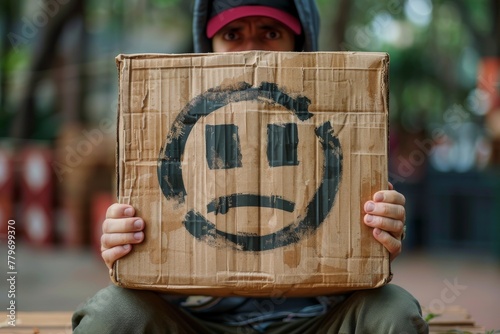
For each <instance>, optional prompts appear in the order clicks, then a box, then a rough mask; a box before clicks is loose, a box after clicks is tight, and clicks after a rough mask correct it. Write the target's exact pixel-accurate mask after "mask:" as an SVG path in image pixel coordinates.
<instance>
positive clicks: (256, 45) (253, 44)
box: [240, 38, 264, 51]
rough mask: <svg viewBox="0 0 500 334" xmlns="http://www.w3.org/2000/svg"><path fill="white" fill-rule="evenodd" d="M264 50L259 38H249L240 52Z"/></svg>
mask: <svg viewBox="0 0 500 334" xmlns="http://www.w3.org/2000/svg"><path fill="white" fill-rule="evenodd" d="M250 50H264V43H263V42H262V41H261V40H260V39H258V38H247V39H246V40H245V42H244V43H243V44H242V49H241V50H240V51H250Z"/></svg>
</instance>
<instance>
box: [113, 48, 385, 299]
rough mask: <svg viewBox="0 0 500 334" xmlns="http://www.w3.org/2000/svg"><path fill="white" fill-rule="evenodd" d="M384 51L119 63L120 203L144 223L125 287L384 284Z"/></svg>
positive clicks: (220, 290)
mask: <svg viewBox="0 0 500 334" xmlns="http://www.w3.org/2000/svg"><path fill="white" fill-rule="evenodd" d="M388 63H389V59H388V55H387V54H385V53H332V52H330V53H328V52H318V53H295V52H265V51H255V52H242V53H228V54H183V55H155V54H144V55H120V56H118V57H117V64H118V68H119V90H120V96H119V112H118V149H117V155H118V158H117V173H118V197H119V201H120V202H121V203H128V204H131V205H132V206H134V207H135V208H136V212H137V216H139V217H142V218H143V219H144V221H145V223H146V228H145V241H144V242H143V243H142V244H140V245H136V246H134V249H133V251H132V253H131V254H129V255H128V256H126V257H125V258H123V259H120V260H118V261H117V262H116V264H115V267H114V273H113V278H114V280H115V283H116V284H119V285H122V286H125V287H129V288H139V289H151V290H164V291H168V292H170V293H185V294H202V295H203V294H204V295H218V296H229V295H252V296H269V295H273V294H274V295H276V294H279V295H287V296H306V295H318V294H330V293H335V292H339V291H346V290H352V289H364V288H373V287H378V286H381V285H383V284H385V283H387V282H388V280H389V279H390V268H389V256H388V253H387V251H386V250H385V249H384V248H383V247H382V245H381V244H380V243H378V242H377V241H376V240H375V239H374V238H373V236H372V230H371V229H370V228H369V227H367V226H365V225H364V224H363V222H362V220H363V215H364V212H363V205H364V203H365V202H366V201H367V200H369V199H371V198H372V196H373V194H374V193H375V192H376V191H378V190H381V189H387V185H388V177H387V134H388Z"/></svg>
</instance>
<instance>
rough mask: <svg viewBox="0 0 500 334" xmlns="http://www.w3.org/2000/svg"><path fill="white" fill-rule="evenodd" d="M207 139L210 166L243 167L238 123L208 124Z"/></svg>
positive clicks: (214, 167)
mask: <svg viewBox="0 0 500 334" xmlns="http://www.w3.org/2000/svg"><path fill="white" fill-rule="evenodd" d="M205 139H206V148H207V162H208V168H210V169H228V168H236V167H241V146H240V137H239V136H238V127H237V126H236V125H234V124H221V125H206V127H205Z"/></svg>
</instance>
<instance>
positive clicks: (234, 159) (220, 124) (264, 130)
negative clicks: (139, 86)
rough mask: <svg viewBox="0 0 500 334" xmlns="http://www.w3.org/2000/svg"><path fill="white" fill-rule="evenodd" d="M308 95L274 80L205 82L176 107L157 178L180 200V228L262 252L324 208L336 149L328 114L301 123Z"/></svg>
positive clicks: (295, 233)
mask: <svg viewBox="0 0 500 334" xmlns="http://www.w3.org/2000/svg"><path fill="white" fill-rule="evenodd" d="M309 103H310V101H309V100H308V99H307V98H305V97H298V98H295V99H294V98H291V97H290V96H288V95H287V94H286V93H284V92H283V91H281V90H280V89H279V88H278V87H277V86H276V85H275V84H270V83H262V84H261V86H260V87H257V88H256V87H251V86H250V85H248V84H246V83H241V84H239V85H237V86H236V87H232V88H227V89H218V88H216V89H213V90H209V91H208V92H206V93H204V94H202V95H201V96H198V97H196V98H195V99H193V100H192V101H191V102H190V103H189V104H188V105H187V106H186V107H185V108H184V109H183V110H182V111H181V113H180V114H179V116H178V117H177V119H176V121H175V122H174V124H173V125H172V128H171V131H170V134H169V136H168V137H167V143H166V145H165V147H164V148H162V150H161V152H160V159H159V163H158V178H159V183H160V187H161V189H162V191H163V194H164V195H165V196H166V198H167V199H168V200H176V201H179V202H180V203H183V205H186V206H187V210H188V212H187V214H186V216H185V218H184V221H183V224H184V226H185V228H186V229H187V230H188V231H189V233H191V234H192V235H193V236H194V237H196V238H197V239H200V240H205V241H207V242H209V243H210V244H212V245H216V246H220V245H230V246H232V247H235V248H237V249H240V250H244V251H262V250H267V249H274V248H277V247H283V246H286V245H289V244H292V243H296V242H298V241H299V240H301V239H302V238H303V237H304V236H307V235H310V234H311V233H314V231H316V229H317V228H318V226H320V225H321V223H322V222H323V221H324V219H325V218H326V216H327V215H328V213H329V212H330V210H331V208H332V207H333V203H334V200H335V195H336V193H337V191H338V187H339V183H340V179H341V175H342V151H341V148H340V143H339V141H338V139H337V138H336V137H335V136H334V135H333V129H332V127H331V125H330V123H329V122H327V123H324V124H323V125H321V126H319V127H315V126H314V124H313V123H312V122H307V121H308V120H309V119H310V118H311V117H313V115H312V114H311V113H309V111H308V107H309ZM263 109H264V111H263ZM201 117H203V119H204V121H203V122H198V120H199V119H200V118H201ZM317 161H318V162H320V163H319V164H318V163H317ZM321 162H322V163H321ZM318 165H319V167H318Z"/></svg>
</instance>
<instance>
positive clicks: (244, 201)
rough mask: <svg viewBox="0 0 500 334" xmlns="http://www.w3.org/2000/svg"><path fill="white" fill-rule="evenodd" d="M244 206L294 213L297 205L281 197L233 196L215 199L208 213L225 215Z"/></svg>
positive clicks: (210, 204)
mask: <svg viewBox="0 0 500 334" xmlns="http://www.w3.org/2000/svg"><path fill="white" fill-rule="evenodd" d="M244 206H259V207H265V208H274V209H280V210H283V211H287V212H293V210H294V209H295V203H294V202H291V201H288V200H286V199H284V198H283V197H281V196H261V195H252V194H232V195H229V196H222V197H219V198H216V199H214V200H213V201H211V202H210V203H209V204H208V205H207V211H208V213H210V212H214V213H215V214H216V215H217V214H219V213H220V214H223V215H225V214H226V213H227V212H228V211H229V209H231V208H237V207H244Z"/></svg>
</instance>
